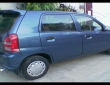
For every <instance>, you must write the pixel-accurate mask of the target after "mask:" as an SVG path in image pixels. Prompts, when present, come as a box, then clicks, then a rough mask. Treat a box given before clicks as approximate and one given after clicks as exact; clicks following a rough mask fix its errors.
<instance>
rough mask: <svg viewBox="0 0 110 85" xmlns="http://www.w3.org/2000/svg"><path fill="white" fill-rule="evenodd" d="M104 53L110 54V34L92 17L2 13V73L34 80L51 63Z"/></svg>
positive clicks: (71, 14) (0, 21)
mask: <svg viewBox="0 0 110 85" xmlns="http://www.w3.org/2000/svg"><path fill="white" fill-rule="evenodd" d="M103 51H108V53H110V31H109V29H108V28H107V27H106V26H105V25H104V24H103V23H101V22H100V21H98V20H97V19H95V18H93V17H92V16H90V15H87V14H82V13H76V12H75V13H74V12H61V11H26V10H0V65H1V67H2V68H1V69H0V71H4V70H5V69H8V70H10V71H13V72H15V73H16V74H17V75H21V76H22V77H24V78H26V79H28V80H34V79H38V78H41V77H43V76H44V75H45V74H46V73H47V71H48V69H49V65H50V64H51V63H54V62H60V61H63V60H67V59H72V58H76V57H80V56H85V55H90V54H94V53H98V52H103Z"/></svg>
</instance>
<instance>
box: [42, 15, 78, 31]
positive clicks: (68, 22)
mask: <svg viewBox="0 0 110 85" xmlns="http://www.w3.org/2000/svg"><path fill="white" fill-rule="evenodd" d="M41 25H42V26H41V27H42V31H75V30H76V28H75V25H74V22H73V20H72V18H71V16H70V15H53V14H52V15H50V14H49V15H44V16H43V17H42V21H41Z"/></svg>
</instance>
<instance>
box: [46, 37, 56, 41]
mask: <svg viewBox="0 0 110 85" xmlns="http://www.w3.org/2000/svg"><path fill="white" fill-rule="evenodd" d="M46 40H47V42H54V41H55V39H54V37H47V38H46Z"/></svg>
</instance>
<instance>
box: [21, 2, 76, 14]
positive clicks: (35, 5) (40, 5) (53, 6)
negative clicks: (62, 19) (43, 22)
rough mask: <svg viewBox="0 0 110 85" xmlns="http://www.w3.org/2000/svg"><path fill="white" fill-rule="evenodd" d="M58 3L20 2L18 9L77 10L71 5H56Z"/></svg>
mask: <svg viewBox="0 0 110 85" xmlns="http://www.w3.org/2000/svg"><path fill="white" fill-rule="evenodd" d="M57 5H58V3H47V2H46V3H30V2H27V3H22V4H21V6H20V8H19V9H22V10H45V11H46V10H48V11H71V12H77V10H76V9H75V8H71V6H70V5H69V6H65V5H63V6H62V7H60V6H57Z"/></svg>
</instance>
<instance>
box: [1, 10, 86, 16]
mask: <svg viewBox="0 0 110 85" xmlns="http://www.w3.org/2000/svg"><path fill="white" fill-rule="evenodd" d="M0 12H18V13H20V14H21V15H24V14H25V13H26V12H39V13H40V14H42V13H58V14H60V13H65V14H81V15H87V14H84V13H79V12H68V11H43V10H19V9H11V10H10V9H9V10H8V9H6V10H0Z"/></svg>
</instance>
